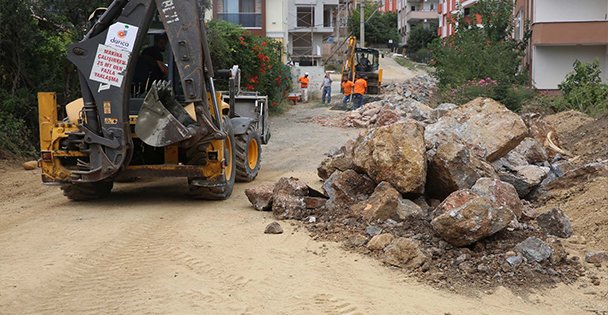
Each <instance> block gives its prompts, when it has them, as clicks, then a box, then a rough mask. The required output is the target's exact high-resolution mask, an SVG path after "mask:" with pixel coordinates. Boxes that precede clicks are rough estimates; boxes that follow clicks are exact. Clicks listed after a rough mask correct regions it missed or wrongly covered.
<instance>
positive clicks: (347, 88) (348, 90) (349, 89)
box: [342, 80, 355, 96]
mask: <svg viewBox="0 0 608 315" xmlns="http://www.w3.org/2000/svg"><path fill="white" fill-rule="evenodd" d="M354 86H355V84H354V83H353V81H350V80H348V81H346V82H344V83H342V90H343V91H344V95H346V96H349V95H351V94H353V87H354Z"/></svg>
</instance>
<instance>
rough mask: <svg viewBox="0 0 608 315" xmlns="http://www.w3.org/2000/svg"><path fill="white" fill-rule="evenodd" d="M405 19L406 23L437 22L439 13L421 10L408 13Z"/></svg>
mask: <svg viewBox="0 0 608 315" xmlns="http://www.w3.org/2000/svg"><path fill="white" fill-rule="evenodd" d="M405 18H406V20H407V21H410V22H411V21H416V20H437V19H439V13H437V11H435V10H433V11H431V10H423V11H409V12H408V13H407V14H406V15H405Z"/></svg>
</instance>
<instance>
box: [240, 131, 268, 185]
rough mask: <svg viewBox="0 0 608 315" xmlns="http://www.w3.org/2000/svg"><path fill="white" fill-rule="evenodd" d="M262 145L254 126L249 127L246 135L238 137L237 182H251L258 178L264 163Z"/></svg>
mask: <svg viewBox="0 0 608 315" xmlns="http://www.w3.org/2000/svg"><path fill="white" fill-rule="evenodd" d="M261 143H262V140H261V139H260V134H259V133H258V132H257V130H256V129H255V126H254V125H249V127H247V130H246V131H245V133H244V134H242V135H238V136H236V146H235V147H236V180H237V182H251V181H253V180H254V179H255V178H256V177H257V176H258V173H259V172H260V164H261V162H262V144H261Z"/></svg>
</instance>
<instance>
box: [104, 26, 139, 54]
mask: <svg viewBox="0 0 608 315" xmlns="http://www.w3.org/2000/svg"><path fill="white" fill-rule="evenodd" d="M138 30H139V28H138V27H137V26H133V25H129V24H125V23H120V22H118V23H114V24H112V25H111V26H110V28H109V29H108V36H106V46H110V47H114V48H117V49H120V50H126V51H128V52H132V51H133V47H134V46H135V40H136V39H137V31H138Z"/></svg>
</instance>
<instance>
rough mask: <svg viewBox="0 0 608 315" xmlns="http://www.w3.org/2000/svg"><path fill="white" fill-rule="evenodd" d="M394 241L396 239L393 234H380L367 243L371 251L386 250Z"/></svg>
mask: <svg viewBox="0 0 608 315" xmlns="http://www.w3.org/2000/svg"><path fill="white" fill-rule="evenodd" d="M394 239H395V237H394V236H393V234H391V233H384V234H378V235H376V236H374V237H372V239H371V240H370V241H369V242H368V243H367V248H368V249H369V250H384V249H385V248H386V246H388V244H390V243H391V242H392V241H393V240H394Z"/></svg>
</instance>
